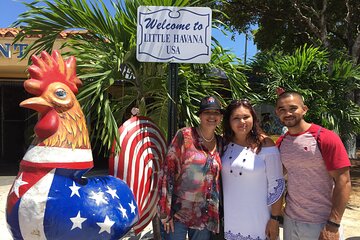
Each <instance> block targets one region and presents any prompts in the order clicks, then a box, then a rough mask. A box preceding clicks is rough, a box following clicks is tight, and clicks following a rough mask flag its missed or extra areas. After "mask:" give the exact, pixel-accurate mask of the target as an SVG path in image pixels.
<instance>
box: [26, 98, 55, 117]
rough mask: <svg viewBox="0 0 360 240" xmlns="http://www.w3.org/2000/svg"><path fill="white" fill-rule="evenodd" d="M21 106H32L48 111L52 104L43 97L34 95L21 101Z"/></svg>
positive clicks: (36, 109) (40, 110)
mask: <svg viewBox="0 0 360 240" xmlns="http://www.w3.org/2000/svg"><path fill="white" fill-rule="evenodd" d="M20 107H24V108H30V109H33V110H35V111H37V112H40V113H43V112H47V111H48V110H49V108H52V106H51V105H50V104H49V103H48V102H47V101H46V100H45V99H44V98H42V97H33V98H29V99H26V100H24V101H22V102H21V103H20Z"/></svg>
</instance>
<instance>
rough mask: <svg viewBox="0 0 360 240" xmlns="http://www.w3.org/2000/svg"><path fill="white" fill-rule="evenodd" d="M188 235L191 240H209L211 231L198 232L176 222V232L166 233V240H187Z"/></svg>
mask: <svg viewBox="0 0 360 240" xmlns="http://www.w3.org/2000/svg"><path fill="white" fill-rule="evenodd" d="M186 234H187V235H188V237H189V240H209V239H210V231H209V230H207V229H203V230H197V229H192V228H189V227H187V226H186V225H185V224H183V223H181V222H179V221H175V222H174V232H169V233H166V232H165V239H166V240H185V239H186Z"/></svg>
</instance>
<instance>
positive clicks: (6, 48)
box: [0, 42, 29, 58]
mask: <svg viewBox="0 0 360 240" xmlns="http://www.w3.org/2000/svg"><path fill="white" fill-rule="evenodd" d="M28 45H29V44H26V43H25V44H24V43H15V44H14V45H12V43H8V42H5V43H0V58H4V57H5V58H13V57H16V58H22V57H23V56H24V51H25V48H26V47H27V46H28Z"/></svg>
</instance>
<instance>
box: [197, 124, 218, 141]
mask: <svg viewBox="0 0 360 240" xmlns="http://www.w3.org/2000/svg"><path fill="white" fill-rule="evenodd" d="M199 132H200V135H201V137H202V138H203V139H204V140H205V142H212V141H213V140H214V137H215V134H213V136H212V137H211V138H210V139H206V138H205V137H204V134H203V133H202V131H201V127H199Z"/></svg>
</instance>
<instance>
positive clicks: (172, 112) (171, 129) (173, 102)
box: [167, 63, 179, 144]
mask: <svg viewBox="0 0 360 240" xmlns="http://www.w3.org/2000/svg"><path fill="white" fill-rule="evenodd" d="M178 82H179V81H178V64H177V63H169V82H168V83H169V86H168V87H169V95H170V101H169V106H168V107H169V118H168V138H167V140H168V144H170V143H171V140H172V138H173V137H174V136H175V133H176V131H177V109H176V106H177V102H178V93H177V86H178Z"/></svg>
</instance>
